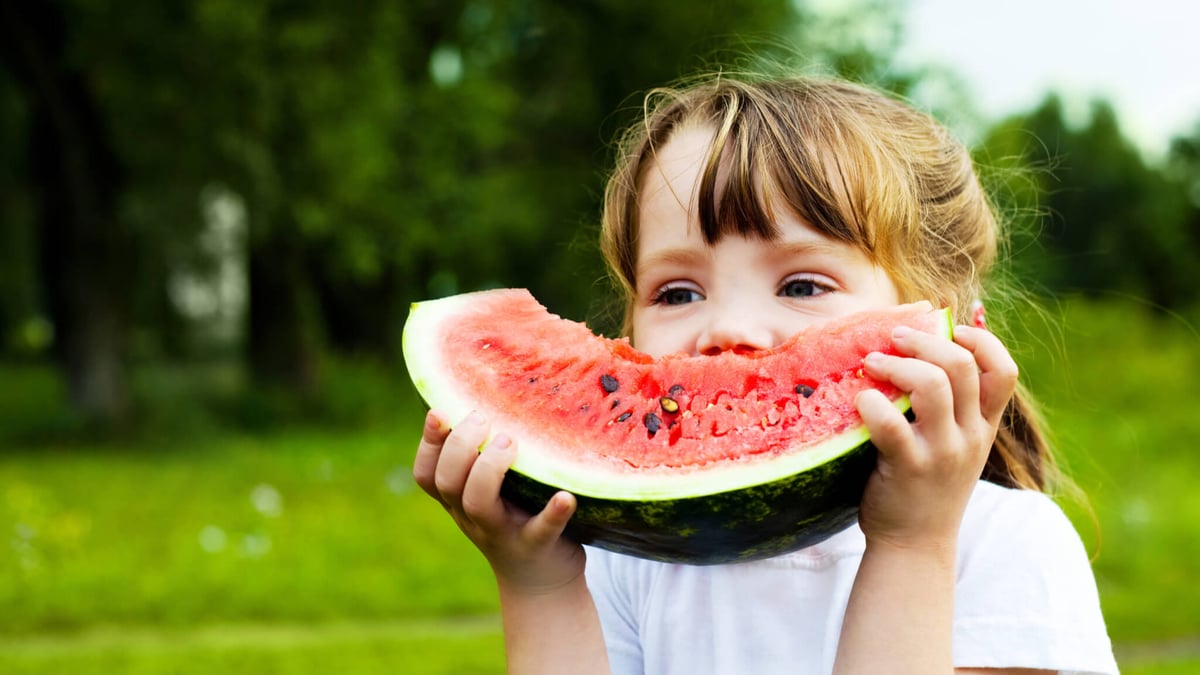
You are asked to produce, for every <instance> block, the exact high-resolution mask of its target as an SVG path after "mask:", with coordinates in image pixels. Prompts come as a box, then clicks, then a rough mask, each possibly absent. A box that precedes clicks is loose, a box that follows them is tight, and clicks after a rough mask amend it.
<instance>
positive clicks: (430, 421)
mask: <svg viewBox="0 0 1200 675" xmlns="http://www.w3.org/2000/svg"><path fill="white" fill-rule="evenodd" d="M425 426H426V427H428V428H430V429H441V428H442V418H440V417H438V414H437V413H436V412H434V411H432V410H430V411H429V412H427V413H425Z"/></svg>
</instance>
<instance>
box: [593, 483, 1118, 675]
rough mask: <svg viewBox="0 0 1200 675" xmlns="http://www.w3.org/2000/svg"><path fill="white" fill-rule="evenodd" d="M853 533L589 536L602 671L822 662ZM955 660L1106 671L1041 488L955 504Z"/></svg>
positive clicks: (1079, 573)
mask: <svg viewBox="0 0 1200 675" xmlns="http://www.w3.org/2000/svg"><path fill="white" fill-rule="evenodd" d="M864 547H865V539H864V538H863V534H862V530H860V529H859V528H858V526H857V525H854V526H852V527H850V528H847V529H846V530H843V531H842V532H840V533H838V534H836V535H834V536H833V537H831V538H829V539H828V540H826V541H824V542H822V543H820V544H817V545H815V546H811V547H809V548H806V549H804V550H801V551H796V552H795V553H789V554H786V555H781V556H778V557H775V558H770V559H767V560H760V561H756V562H749V563H737V564H730V565H715V566H692V565H674V564H666V563H658V562H652V561H648V560H641V559H639V558H632V557H629V556H624V555H619V554H615V553H610V552H608V551H603V550H599V549H595V548H591V547H589V548H588V550H587V555H588V558H587V582H588V587H589V588H590V590H591V593H592V596H593V597H594V599H595V602H596V607H597V609H598V610H599V613H600V620H601V623H602V625H603V629H604V639H605V642H606V644H607V647H608V656H609V661H610V663H611V666H612V671H613V673H615V674H621V675H625V674H633V673H637V674H641V673H645V674H647V675H651V674H652V675H703V674H705V673H720V674H736V675H741V674H742V673H746V674H754V675H769V674H771V673H788V674H789V675H793V674H796V675H808V674H810V673H812V674H823V673H829V672H831V671H832V670H833V660H834V656H835V655H836V653H837V643H838V636H839V633H840V632H841V627H842V617H843V614H844V613H845V610H846V602H847V600H848V598H849V596H850V587H851V585H852V584H853V583H854V576H855V574H856V572H857V571H858V565H859V562H860V560H861V559H862V554H863V549H864ZM954 663H955V665H956V666H959V667H977V668H1043V669H1046V670H1059V671H1062V672H1064V673H1103V674H1109V673H1113V674H1115V673H1116V672H1117V665H1116V662H1115V660H1114V659H1113V653H1112V644H1111V643H1110V641H1109V638H1108V633H1107V631H1106V629H1105V626H1104V619H1103V617H1102V615H1101V613H1100V600H1099V596H1098V595H1097V593H1096V583H1095V579H1094V577H1093V575H1092V571H1091V565H1090V563H1089V560H1088V556H1087V554H1086V552H1085V550H1084V547H1083V544H1082V542H1081V541H1080V539H1079V535H1078V533H1076V531H1075V529H1074V528H1073V527H1072V525H1071V523H1070V521H1068V520H1067V518H1066V516H1065V515H1064V514H1063V512H1062V510H1061V509H1059V507H1058V506H1057V505H1056V504H1055V503H1054V502H1053V501H1051V500H1050V499H1049V498H1048V497H1047V496H1045V495H1043V494H1041V493H1039V492H1034V491H1029V490H1010V489H1006V488H1003V487H1000V486H998V485H994V484H992V483H986V482H980V483H979V485H978V487H977V488H976V490H975V492H974V494H973V495H972V497H971V501H970V503H969V504H968V506H967V510H966V513H965V514H964V516H963V525H962V531H961V534H960V536H959V552H958V580H957V585H956V591H955V609H954Z"/></svg>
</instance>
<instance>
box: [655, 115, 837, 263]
mask: <svg viewBox="0 0 1200 675" xmlns="http://www.w3.org/2000/svg"><path fill="white" fill-rule="evenodd" d="M713 136H714V132H713V131H712V130H710V129H707V128H704V127H700V126H692V127H685V128H681V129H679V130H678V131H676V132H675V133H674V134H672V136H671V138H670V139H669V140H668V141H667V142H666V143H665V144H663V145H662V146H660V147H659V148H658V150H657V152H656V153H655V154H654V156H653V159H652V160H651V162H650V163H649V165H648V166H647V168H646V170H645V172H644V174H643V176H642V180H641V186H640V187H641V190H640V198H639V200H638V236H637V249H636V257H637V265H636V268H637V272H638V273H637V277H638V278H640V277H641V276H642V272H644V271H645V270H646V269H647V268H648V267H652V266H654V265H656V264H659V263H663V262H668V263H671V262H681V263H682V262H686V261H688V260H696V259H699V258H706V257H708V256H709V255H711V252H712V249H713V247H714V246H717V245H719V244H725V243H726V242H728V243H729V244H730V246H729V247H727V248H730V249H731V250H734V249H736V250H738V251H740V252H741V253H744V254H747V255H752V256H754V257H757V256H760V255H767V254H770V255H773V256H780V255H790V254H795V253H796V252H798V251H807V252H815V251H822V252H825V253H828V254H836V255H837V256H838V257H843V256H850V254H851V253H853V252H857V250H856V249H855V247H853V246H851V245H849V244H847V243H846V242H841V241H835V240H833V239H832V238H830V237H828V236H826V235H824V234H822V233H821V232H819V231H818V230H817V229H816V228H814V227H813V226H812V225H810V224H809V223H807V222H806V221H805V220H804V219H803V218H801V217H799V216H798V215H796V214H794V213H791V212H790V211H776V212H768V213H767V215H768V217H770V218H771V219H772V220H773V223H772V225H773V226H774V236H771V237H767V236H746V235H738V234H734V233H730V234H727V235H723V236H721V237H720V238H719V239H718V240H717V241H708V240H706V239H705V237H704V234H703V231H702V228H701V225H700V215H699V184H700V180H701V177H702V175H703V173H704V169H705V166H706V164H707V163H708V161H709V158H710V155H711V152H712V142H713ZM720 174H721V172H720V171H718V176H717V179H718V183H720V182H721V181H722V179H723V176H721V175H720ZM760 187H761V184H760Z"/></svg>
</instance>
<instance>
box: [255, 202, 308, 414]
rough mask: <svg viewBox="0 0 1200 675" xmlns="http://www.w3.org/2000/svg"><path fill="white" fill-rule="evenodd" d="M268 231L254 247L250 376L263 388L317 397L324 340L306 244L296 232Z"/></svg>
mask: <svg viewBox="0 0 1200 675" xmlns="http://www.w3.org/2000/svg"><path fill="white" fill-rule="evenodd" d="M267 230H268V232H267V233H265V234H264V235H262V236H258V237H255V238H254V243H253V244H252V245H251V247H250V261H249V283H250V307H249V315H250V319H249V320H250V326H249V328H250V330H249V336H248V354H247V356H248V357H249V365H250V372H251V374H252V375H253V377H254V381H255V382H256V383H258V384H265V385H268V386H280V387H284V388H286V389H290V390H292V391H294V392H296V393H301V394H307V393H311V392H312V391H313V390H315V388H316V385H317V374H318V373H317V365H318V360H319V355H320V339H319V333H318V330H317V326H318V321H317V319H316V316H315V313H316V307H315V301H314V298H313V290H312V285H311V282H310V281H309V275H308V272H307V265H306V262H307V261H306V257H305V254H304V246H303V243H302V241H301V238H300V235H299V234H298V233H296V232H294V231H293V230H294V228H290V227H285V226H283V225H282V224H280V223H275V224H273V226H271V227H268V228H267Z"/></svg>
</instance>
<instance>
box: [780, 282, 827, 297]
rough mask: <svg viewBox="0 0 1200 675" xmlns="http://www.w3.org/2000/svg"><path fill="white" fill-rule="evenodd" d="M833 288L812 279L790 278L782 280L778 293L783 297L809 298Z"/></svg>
mask: <svg viewBox="0 0 1200 675" xmlns="http://www.w3.org/2000/svg"><path fill="white" fill-rule="evenodd" d="M831 290H833V289H832V288H830V287H829V286H828V285H826V284H822V283H820V282H819V281H816V280H813V279H803V278H799V279H797V278H792V279H787V280H786V281H784V282H783V286H781V287H780V288H779V295H781V296H783V297H785V298H809V297H812V296H814V295H821V294H822V293H828V292H829V291H831Z"/></svg>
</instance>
